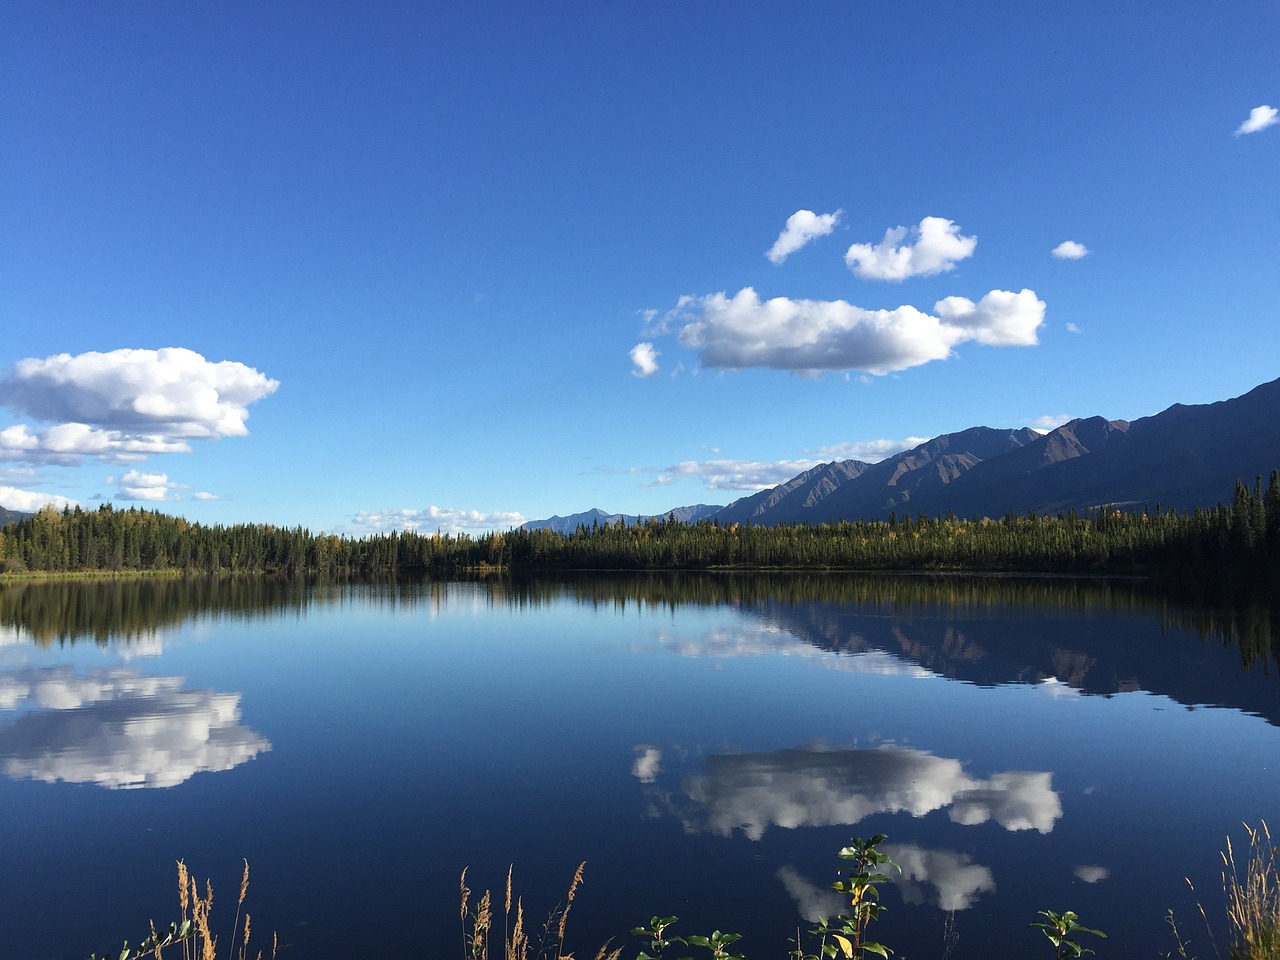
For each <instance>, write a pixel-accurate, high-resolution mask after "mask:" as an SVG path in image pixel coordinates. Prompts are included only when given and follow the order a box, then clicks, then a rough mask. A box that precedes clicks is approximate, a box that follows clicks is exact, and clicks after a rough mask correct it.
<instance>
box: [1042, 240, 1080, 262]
mask: <svg viewBox="0 0 1280 960" xmlns="http://www.w3.org/2000/svg"><path fill="white" fill-rule="evenodd" d="M1049 252H1050V253H1052V254H1053V255H1054V256H1055V257H1057V258H1058V259H1059V260H1079V259H1080V258H1081V257H1083V256H1087V255H1088V253H1089V248H1088V247H1086V246H1085V245H1084V244H1083V243H1076V242H1075V241H1074V240H1063V241H1062V242H1061V243H1060V244H1058V245H1057V246H1056V247H1054V248H1053V249H1052V250H1051V251H1049Z"/></svg>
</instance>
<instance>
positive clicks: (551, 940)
mask: <svg viewBox="0 0 1280 960" xmlns="http://www.w3.org/2000/svg"><path fill="white" fill-rule="evenodd" d="M586 866H587V863H586V861H585V860H584V861H583V862H582V863H580V864H578V869H577V870H575V871H574V872H573V877H572V879H571V880H570V881H569V891H568V893H566V894H565V898H564V900H562V901H561V902H560V903H558V904H556V905H555V906H554V907H552V908H551V910H550V911H549V912H548V913H547V918H546V920H545V921H544V922H543V924H542V929H541V931H540V932H539V933H538V934H537V935H536V936H534V937H530V935H529V931H528V930H527V929H526V926H525V912H524V900H523V898H521V897H519V896H515V895H514V893H513V891H512V875H513V873H514V868H513V867H511V866H508V867H507V884H506V890H505V896H504V897H503V910H502V935H501V938H500V940H499V942H498V943H497V944H493V943H492V938H493V934H494V917H493V906H492V897H491V896H490V894H489V891H488V890H486V891H484V893H483V894H481V895H480V899H479V900H478V901H476V905H475V907H471V905H470V904H471V893H472V891H471V888H470V887H468V886H467V868H464V869H463V871H462V876H461V877H460V878H459V880H458V900H459V910H458V913H459V917H460V919H461V921H462V956H463V958H464V960H490V949H491V947H493V946H497V947H498V949H499V951H500V954H499V955H500V956H501V958H502V960H530V958H532V960H573V954H572V953H571V952H570V951H569V950H568V948H567V947H566V939H565V937H566V930H567V929H568V924H569V911H570V910H571V909H572V908H573V901H574V898H575V897H576V896H577V895H578V888H579V887H580V886H582V874H583V871H584V870H585V869H586ZM513 897H514V900H513ZM513 906H514V913H513V912H512V908H513ZM621 955H622V948H621V947H618V948H616V949H613V950H610V949H609V943H605V944H604V945H603V946H601V947H600V949H599V950H597V951H596V954H595V958H594V960H618V958H619V957H620V956H621Z"/></svg>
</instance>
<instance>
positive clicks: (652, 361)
mask: <svg viewBox="0 0 1280 960" xmlns="http://www.w3.org/2000/svg"><path fill="white" fill-rule="evenodd" d="M628 356H630V357H631V362H632V363H633V364H634V365H635V369H634V370H632V371H631V375H632V376H633V377H652V376H653V375H654V374H655V373H657V372H658V356H659V354H658V351H657V350H655V349H653V344H652V343H637V344H636V345H635V346H634V347H632V348H631V353H630V354H628Z"/></svg>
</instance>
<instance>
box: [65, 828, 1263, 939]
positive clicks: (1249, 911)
mask: <svg viewBox="0 0 1280 960" xmlns="http://www.w3.org/2000/svg"><path fill="white" fill-rule="evenodd" d="M1245 831H1246V834H1247V836H1248V843H1247V844H1246V845H1245V848H1244V850H1243V851H1241V853H1240V855H1239V857H1237V854H1236V849H1235V847H1234V845H1233V844H1232V842H1231V838H1230V837H1228V838H1227V841H1226V849H1225V850H1223V851H1222V853H1221V857H1222V892H1223V896H1224V898H1225V900H1226V904H1225V914H1226V921H1227V924H1226V925H1227V932H1228V934H1229V937H1230V942H1229V943H1228V945H1227V948H1226V952H1225V953H1224V952H1223V951H1222V950H1221V949H1220V948H1219V947H1218V945H1217V943H1216V942H1215V940H1214V937H1213V927H1214V924H1213V923H1211V922H1210V920H1209V915H1208V913H1207V911H1206V910H1205V908H1204V906H1203V904H1198V907H1199V910H1200V914H1201V916H1202V917H1203V919H1204V922H1205V927H1206V930H1207V932H1208V935H1209V942H1210V946H1211V947H1212V949H1213V954H1212V956H1213V958H1215V960H1280V852H1278V851H1277V849H1276V847H1275V844H1274V843H1273V841H1272V838H1271V832H1270V830H1269V828H1268V827H1267V824H1266V822H1265V821H1263V822H1262V823H1261V824H1260V825H1259V826H1258V827H1256V828H1255V827H1250V826H1248V825H1247V824H1246V825H1245ZM883 839H884V837H883V835H877V836H876V837H873V838H871V840H869V841H862V840H855V841H854V842H853V846H850V847H846V848H845V849H844V850H842V851H841V852H840V856H841V858H842V859H843V860H845V861H849V862H851V863H852V864H853V866H852V867H850V868H846V869H845V870H844V871H843V879H842V880H839V881H837V882H836V883H835V884H833V887H834V888H835V889H837V890H840V891H841V892H844V893H845V894H847V895H848V896H850V899H851V913H852V916H840V917H834V918H831V919H830V920H824V921H823V922H822V923H821V924H819V927H818V928H815V929H814V930H812V931H810V934H811V936H815V937H817V938H818V949H817V951H816V952H815V953H812V954H810V953H806V952H805V951H804V950H803V949H802V948H801V944H800V937H799V934H797V938H796V941H794V942H795V944H796V948H795V949H794V950H792V951H790V954H789V955H790V956H792V957H796V958H799V960H841V958H843V960H865V958H866V956H867V955H868V954H874V955H878V956H881V957H885V958H887V957H889V955H890V954H892V953H893V952H894V951H893V950H891V949H890V948H889V947H886V946H884V945H882V944H880V943H876V942H872V941H870V940H867V939H864V936H863V935H864V933H865V932H866V928H867V924H868V923H869V922H870V921H873V920H874V919H875V918H876V916H877V915H878V913H879V911H880V910H881V909H883V908H882V907H881V906H880V905H879V903H878V897H877V896H876V892H875V886H874V884H876V883H880V882H883V881H884V880H885V879H886V878H885V876H884V875H883V874H881V873H880V872H879V870H881V869H883V866H885V865H889V866H892V865H893V864H892V861H890V860H888V858H887V857H885V856H884V855H883V854H880V853H879V851H878V850H877V849H876V848H877V846H878V843H879V842H880V841H881V840H883ZM873 854H875V856H873ZM585 868H586V863H585V862H583V863H581V864H579V865H578V869H577V870H575V871H574V874H573V877H572V879H571V880H570V882H569V889H568V893H567V894H566V895H565V898H564V900H562V901H561V902H560V903H559V904H557V905H556V906H555V907H553V908H552V909H551V910H550V912H549V913H548V914H547V916H546V919H545V920H544V921H543V922H542V924H541V929H540V930H535V932H534V933H532V934H531V933H530V931H529V927H528V923H527V920H526V915H525V908H524V901H523V899H522V898H520V897H519V896H516V895H515V894H514V891H513V889H512V875H513V872H514V871H513V869H512V868H510V867H509V868H508V869H507V878H506V888H505V895H504V898H503V906H502V917H501V931H498V930H497V928H496V927H495V924H496V923H497V922H498V920H497V918H496V917H495V915H494V904H493V898H492V896H491V895H490V892H489V891H488V890H485V891H484V893H483V894H481V895H480V896H479V897H478V898H477V899H476V900H475V903H474V906H473V905H472V890H471V888H470V887H468V886H467V871H466V870H465V869H464V870H463V871H462V876H461V877H460V879H459V884H458V887H459V901H460V906H459V915H460V918H461V928H462V957H463V960H491V957H493V955H494V952H495V951H496V953H497V958H498V960H574V954H573V953H572V952H571V951H570V950H569V949H568V947H567V941H566V931H567V927H568V921H569V913H570V910H571V909H572V907H573V902H574V898H575V897H576V896H577V893H578V889H579V887H580V886H581V885H582V877H583V872H584V870H585ZM1188 882H1190V881H1188ZM248 888H249V863H248V861H245V865H244V876H243V878H242V879H241V881H240V893H239V898H238V899H237V901H236V911H235V919H234V921H233V923H232V927H231V934H230V944H231V946H230V948H229V949H228V950H227V951H225V953H224V958H225V960H263V958H264V953H263V951H261V950H259V951H258V952H257V953H256V954H255V953H253V952H252V951H251V949H250V917H249V914H248V912H247V911H243V907H244V902H245V897H246V894H247V893H248ZM1193 889H1194V888H1193ZM178 906H179V919H178V921H176V922H174V923H171V924H170V925H169V927H168V929H167V930H157V929H156V926H155V923H154V922H152V923H151V925H150V934H149V935H148V936H146V937H145V938H144V939H143V940H142V942H141V943H139V944H138V946H137V947H131V946H130V945H129V944H128V943H127V942H126V943H125V944H124V948H123V950H122V951H120V952H119V953H116V952H109V953H105V954H102V955H101V958H100V957H99V955H98V954H93V956H92V957H90V958H89V960H146V958H148V957H154V958H155V960H164V958H165V957H166V956H168V957H170V958H171V960H176V954H177V952H178V951H179V950H180V951H181V957H182V960H218V938H217V936H216V935H215V934H214V933H213V931H212V926H211V920H210V917H211V914H212V910H213V887H212V885H211V884H210V883H209V882H208V881H206V882H205V887H204V894H203V896H202V895H201V893H200V889H199V887H198V885H197V883H196V881H195V879H194V878H192V877H191V875H190V872H189V871H188V869H187V866H186V864H185V863H184V862H183V861H181V860H180V861H178ZM1040 916H1042V917H1044V919H1043V920H1039V921H1036V922H1033V923H1032V924H1031V926H1033V927H1037V928H1039V929H1040V930H1041V931H1042V932H1043V933H1044V935H1045V936H1046V937H1047V938H1048V939H1049V941H1050V943H1051V944H1052V945H1053V946H1054V947H1055V956H1056V957H1058V958H1062V957H1080V956H1082V955H1083V954H1086V953H1092V952H1093V951H1092V950H1091V949H1088V948H1086V947H1084V946H1083V945H1082V944H1080V943H1079V942H1078V936H1079V934H1081V933H1088V934H1097V935H1099V936H1105V935H1104V934H1101V933H1100V932H1099V931H1096V930H1091V929H1089V928H1087V927H1084V926H1083V925H1082V924H1080V923H1079V922H1078V918H1077V916H1076V915H1075V914H1074V913H1072V912H1070V911H1064V912H1063V913H1055V912H1053V911H1049V910H1042V911H1040ZM676 919H677V918H675V917H656V916H655V917H654V918H653V919H652V920H651V921H650V923H649V926H648V927H638V928H636V929H634V930H632V931H631V932H632V935H633V936H643V937H645V938H646V940H647V942H646V944H645V949H640V950H639V951H638V952H637V954H636V960H659V958H661V957H662V954H663V951H664V949H666V948H667V947H672V946H675V945H677V944H678V945H679V952H680V954H681V955H682V960H683V957H684V956H685V955H686V953H687V950H686V948H688V950H693V949H701V950H703V951H706V954H707V955H708V956H709V957H710V958H711V960H746V958H745V955H744V954H742V953H739V952H737V951H734V950H731V949H730V945H731V944H734V943H735V942H736V941H737V940H738V939H739V937H738V936H737V935H736V934H732V933H721V932H720V931H719V930H717V931H715V932H714V933H712V934H711V935H710V936H689V937H675V936H670V935H668V934H667V933H666V930H667V928H668V927H670V926H671V925H672V924H673V923H675V921H676ZM1166 921H1167V922H1168V924H1169V926H1170V928H1171V932H1172V936H1173V938H1174V941H1175V947H1176V949H1175V950H1174V951H1173V952H1172V953H1170V954H1166V955H1165V956H1175V955H1176V956H1178V957H1181V958H1183V960H1198V957H1197V956H1196V955H1195V954H1193V953H1192V952H1191V948H1190V945H1189V943H1188V941H1186V940H1185V939H1184V938H1183V936H1182V934H1181V932H1180V931H1179V928H1178V925H1177V922H1176V920H1175V919H1174V916H1173V913H1172V911H1170V912H1169V914H1168V916H1167V917H1166ZM953 941H954V937H952V938H951V939H949V940H947V942H946V944H945V945H944V950H943V956H944V957H945V956H946V955H947V954H949V952H950V945H951V943H952V942H953ZM623 949H624V948H623V947H614V946H613V945H612V941H609V942H606V943H605V944H604V945H602V946H601V947H600V948H599V949H598V950H597V951H596V953H595V955H594V960H619V958H620V957H621V956H622V954H623ZM278 950H279V941H278V939H277V937H276V935H275V934H274V933H273V934H272V937H271V953H270V957H271V960H276V957H277V953H278ZM648 950H654V951H655V952H654V953H653V954H651V953H649V952H647V951H648Z"/></svg>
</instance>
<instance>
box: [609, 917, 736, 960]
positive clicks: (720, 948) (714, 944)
mask: <svg viewBox="0 0 1280 960" xmlns="http://www.w3.org/2000/svg"><path fill="white" fill-rule="evenodd" d="M677 919H679V918H678V917H653V918H651V919H650V920H649V925H648V926H647V927H635V928H633V929H632V931H631V936H633V937H648V938H649V947H648V950H641V951H640V952H639V953H638V954H637V955H636V960H662V956H663V954H664V953H665V952H666V950H667V949H668V948H669V947H671V946H672V945H673V944H677V943H679V944H683V945H684V946H687V947H701V948H702V949H704V950H706V951H707V952H708V953H710V954H711V956H712V960H746V955H745V954H742V953H737V952H734V951H731V950H730V949H729V948H730V947H731V946H732V945H733V944H735V943H737V942H738V941H739V940H741V939H742V934H740V933H721V932H720V931H719V930H716V931H714V932H713V933H712V934H711V935H710V936H707V937H704V936H701V935H697V934H695V935H694V936H690V937H668V936H667V934H666V931H667V928H668V927H670V926H671V925H672V924H673V923H675V922H676V920H677ZM649 950H652V951H653V952H652V953H650V952H649ZM682 960H689V958H682Z"/></svg>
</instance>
